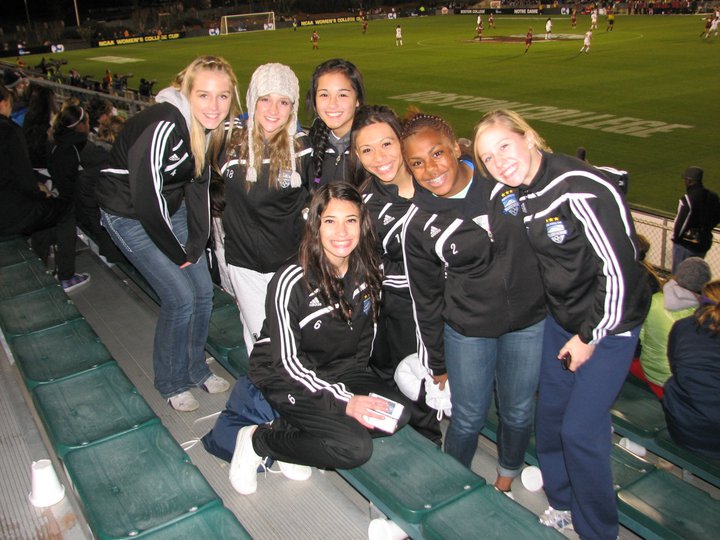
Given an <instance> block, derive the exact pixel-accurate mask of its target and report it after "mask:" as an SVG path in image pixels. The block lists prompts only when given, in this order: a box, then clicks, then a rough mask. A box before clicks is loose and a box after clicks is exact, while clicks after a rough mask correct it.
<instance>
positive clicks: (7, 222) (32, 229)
mask: <svg viewBox="0 0 720 540" xmlns="http://www.w3.org/2000/svg"><path fill="white" fill-rule="evenodd" d="M12 100H13V95H12V93H11V92H10V91H9V90H7V89H6V88H5V87H4V86H2V85H0V162H1V163H2V167H0V234H1V235H12V234H23V235H30V240H31V243H32V247H33V249H34V250H35V253H37V255H38V256H39V257H40V258H41V259H42V260H43V262H45V263H47V260H48V257H49V254H50V246H51V244H52V242H53V238H54V240H55V242H56V243H57V253H56V255H55V264H56V265H57V272H58V280H59V281H60V284H61V285H62V287H63V289H65V291H67V292H70V291H71V290H73V289H75V288H77V287H79V286H81V285H83V284H84V283H88V282H89V280H90V275H89V274H77V273H75V241H76V236H75V212H74V209H73V206H72V203H71V202H70V201H65V200H58V199H55V198H52V197H50V192H49V191H48V189H47V188H46V187H45V185H44V184H43V183H40V182H37V181H36V179H35V175H34V173H33V170H32V165H31V164H30V157H29V155H28V151H27V147H26V146H25V140H24V139H23V136H22V130H21V129H20V127H19V126H18V125H17V124H15V123H14V122H12V121H11V120H10V113H11V111H12Z"/></svg>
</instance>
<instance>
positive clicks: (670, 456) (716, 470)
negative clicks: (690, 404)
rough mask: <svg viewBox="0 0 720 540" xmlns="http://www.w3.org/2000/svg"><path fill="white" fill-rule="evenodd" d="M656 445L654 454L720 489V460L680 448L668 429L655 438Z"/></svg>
mask: <svg viewBox="0 0 720 540" xmlns="http://www.w3.org/2000/svg"><path fill="white" fill-rule="evenodd" d="M655 444H656V445H657V446H656V447H653V448H652V450H653V452H655V453H656V454H658V455H659V456H661V457H663V458H665V459H667V460H668V461H671V462H672V463H674V464H675V465H678V466H679V467H682V468H683V469H685V470H687V471H689V472H691V473H693V474H694V475H695V476H697V477H699V478H702V479H703V480H705V481H706V482H709V483H710V484H712V485H714V486H715V487H719V488H720V460H718V459H710V458H706V457H703V456H700V455H698V454H695V453H694V452H691V451H690V450H688V449H687V448H684V447H682V446H680V445H679V444H677V443H675V441H673V440H672V439H671V438H670V434H669V433H668V431H667V429H663V430H662V431H661V432H660V433H658V434H657V435H656V436H655Z"/></svg>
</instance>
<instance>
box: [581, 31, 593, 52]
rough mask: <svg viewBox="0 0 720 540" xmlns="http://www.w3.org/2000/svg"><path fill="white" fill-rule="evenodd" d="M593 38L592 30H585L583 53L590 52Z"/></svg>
mask: <svg viewBox="0 0 720 540" xmlns="http://www.w3.org/2000/svg"><path fill="white" fill-rule="evenodd" d="M591 39H592V30H588V31H587V32H585V38H584V39H583V46H582V48H581V49H580V52H581V53H589V52H590V40H591Z"/></svg>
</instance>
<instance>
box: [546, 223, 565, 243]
mask: <svg viewBox="0 0 720 540" xmlns="http://www.w3.org/2000/svg"><path fill="white" fill-rule="evenodd" d="M545 231H546V232H547V235H548V238H549V239H550V240H552V241H553V242H555V243H556V244H562V243H563V242H564V241H565V237H566V236H567V234H568V230H567V229H566V228H565V223H564V222H563V220H561V219H560V218H557V217H552V218H547V219H546V220H545Z"/></svg>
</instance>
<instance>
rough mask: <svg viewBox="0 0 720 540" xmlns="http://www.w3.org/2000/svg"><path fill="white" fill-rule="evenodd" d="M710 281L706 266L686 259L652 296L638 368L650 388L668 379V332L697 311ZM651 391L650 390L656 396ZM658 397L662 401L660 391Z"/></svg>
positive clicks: (644, 326)
mask: <svg viewBox="0 0 720 540" xmlns="http://www.w3.org/2000/svg"><path fill="white" fill-rule="evenodd" d="M710 278H711V275H710V267H709V266H708V263H706V262H705V261H704V260H703V259H701V258H699V257H690V258H689V259H685V260H684V261H683V262H681V263H680V265H679V266H678V271H677V274H676V275H675V277H674V278H673V279H671V280H669V281H668V282H667V283H666V284H665V286H664V287H663V290H662V292H658V293H655V294H654V295H653V297H652V302H651V304H650V311H649V312H648V315H647V318H646V319H645V322H644V323H643V326H642V330H641V331H640V340H641V342H642V352H641V353H640V365H641V366H642V371H643V374H644V375H645V377H646V378H647V380H648V381H649V382H650V383H651V384H652V385H654V387H659V388H662V387H663V386H664V385H665V381H667V379H668V378H669V377H670V366H669V364H668V357H667V342H668V335H669V334H670V329H671V328H672V326H673V324H674V323H675V321H677V320H679V319H683V318H685V317H688V316H690V315H692V314H693V312H694V311H695V309H697V307H698V305H699V304H700V294H701V291H702V288H703V286H705V284H706V283H707V282H708V281H710ZM654 387H653V386H651V388H653V391H654V392H655V393H656V394H658V391H657V390H656V388H654ZM659 394H660V397H662V391H660V392H659Z"/></svg>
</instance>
